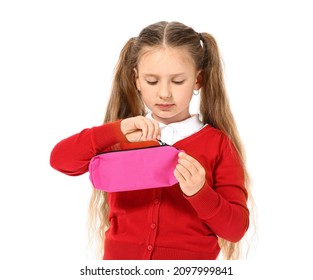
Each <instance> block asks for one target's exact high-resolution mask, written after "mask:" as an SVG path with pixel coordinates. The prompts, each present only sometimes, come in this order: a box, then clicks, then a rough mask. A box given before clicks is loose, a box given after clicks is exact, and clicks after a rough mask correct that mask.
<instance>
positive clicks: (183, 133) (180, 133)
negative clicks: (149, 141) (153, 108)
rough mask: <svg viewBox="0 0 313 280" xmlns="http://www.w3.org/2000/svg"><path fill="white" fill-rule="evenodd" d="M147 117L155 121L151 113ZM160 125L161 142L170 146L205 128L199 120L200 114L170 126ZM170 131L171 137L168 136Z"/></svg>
mask: <svg viewBox="0 0 313 280" xmlns="http://www.w3.org/2000/svg"><path fill="white" fill-rule="evenodd" d="M146 117H147V118H149V119H153V117H152V114H151V113H148V114H147V115H146ZM159 125H160V128H161V140H162V141H164V142H166V143H167V144H169V145H172V144H174V143H175V142H177V141H179V140H182V139H184V138H186V137H188V136H190V135H192V134H194V133H196V132H197V131H199V130H200V129H201V128H202V127H203V123H202V122H201V121H200V119H199V114H195V115H192V116H191V117H190V118H188V119H185V120H183V121H180V122H174V123H171V124H168V125H166V124H164V123H161V122H159ZM169 131H170V135H171V136H169V135H168V134H169Z"/></svg>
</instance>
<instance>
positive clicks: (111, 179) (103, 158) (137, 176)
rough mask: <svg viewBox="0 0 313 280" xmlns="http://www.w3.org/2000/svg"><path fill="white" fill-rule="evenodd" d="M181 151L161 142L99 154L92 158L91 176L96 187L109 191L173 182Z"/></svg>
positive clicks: (149, 186)
mask: <svg viewBox="0 0 313 280" xmlns="http://www.w3.org/2000/svg"><path fill="white" fill-rule="evenodd" d="M179 152H180V150H178V149H176V148H175V147H173V146H169V145H161V146H153V147H145V148H138V149H131V150H120V151H111V152H106V153H103V154H99V155H97V156H95V157H93V158H92V159H91V161H90V164H89V178H90V180H91V182H92V184H93V186H94V188H95V189H98V190H102V191H106V192H122V191H133V190H142V189H151V188H160V187H169V186H173V185H175V184H177V183H178V182H177V179H176V178H175V176H174V170H175V167H176V165H177V161H178V153H179Z"/></svg>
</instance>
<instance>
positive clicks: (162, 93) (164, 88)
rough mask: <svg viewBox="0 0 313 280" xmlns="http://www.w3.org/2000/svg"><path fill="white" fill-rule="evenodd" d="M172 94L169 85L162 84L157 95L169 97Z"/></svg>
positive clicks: (162, 97) (163, 97)
mask: <svg viewBox="0 0 313 280" xmlns="http://www.w3.org/2000/svg"><path fill="white" fill-rule="evenodd" d="M171 96H172V93H171V89H170V87H169V86H162V87H161V88H160V90H159V97H160V98H161V99H169V98H170V97H171Z"/></svg>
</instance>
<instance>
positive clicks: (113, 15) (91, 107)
mask: <svg viewBox="0 0 313 280" xmlns="http://www.w3.org/2000/svg"><path fill="white" fill-rule="evenodd" d="M0 3H1V4H0V122H1V124H0V129H1V137H0V141H1V145H0V155H1V161H0V165H1V176H0V187H1V193H0V223H1V230H0V257H1V262H0V265H1V269H0V275H1V276H3V275H4V276H5V277H1V278H2V279H10V278H12V279H18V276H19V278H21V277H22V276H31V275H33V276H35V275H36V276H38V277H42V279H50V277H49V276H51V279H56V278H55V277H54V276H53V277H52V275H57V274H58V273H59V275H61V276H62V273H68V275H69V278H67V279H76V278H75V277H76V276H77V275H76V276H75V274H78V267H80V265H84V264H85V262H87V260H89V259H91V258H92V257H91V256H90V252H88V250H86V244H87V230H86V222H87V207H88V203H89V196H90V193H91V186H90V183H89V179H88V174H85V175H83V176H80V177H68V176H66V175H63V174H61V173H58V172H57V171H55V170H53V169H52V168H51V167H50V165H49V156H50V152H51V150H52V148H53V146H54V145H55V144H56V143H57V142H58V141H60V140H61V139H63V138H65V137H67V136H70V135H72V134H74V133H76V132H79V131H81V130H82V129H83V128H86V127H92V126H95V125H100V124H101V123H102V120H103V116H104V111H105V106H106V102H107V99H108V95H109V92H110V87H111V80H112V74H113V68H114V66H115V63H116V61H117V57H118V55H119V52H120V50H121V48H122V47H123V45H124V43H125V42H126V41H127V40H128V38H129V37H133V36H137V35H138V33H139V31H140V30H141V29H142V28H143V27H145V26H146V25H148V24H150V23H154V22H156V21H160V20H167V21H174V20H175V21H181V22H183V23H185V24H187V25H190V26H192V27H193V28H194V29H195V30H197V31H198V32H209V33H211V34H212V35H213V36H214V37H215V38H216V40H217V42H218V44H219V47H220V50H221V53H222V56H223V59H224V63H225V75H226V83H227V88H228V92H229V98H230V101H231V106H232V110H233V113H234V115H235V118H236V120H237V124H238V128H239V131H240V134H241V137H242V140H243V142H244V144H245V147H246V152H247V159H248V168H249V171H250V174H251V176H252V179H253V193H254V198H255V201H256V206H257V212H258V218H257V239H256V241H255V243H254V244H252V252H251V256H250V260H249V261H248V262H246V264H244V265H241V266H242V267H243V269H244V270H243V271H242V275H246V274H249V275H250V277H251V276H252V275H253V279H263V278H264V277H266V275H268V274H269V275H272V276H273V275H277V276H280V277H281V276H296V275H300V274H303V275H307V274H309V268H308V266H307V265H308V264H309V263H310V262H309V259H312V256H311V253H312V249H313V248H312V245H311V239H312V234H313V231H312V218H311V214H312V210H313V209H312V202H311V200H312V199H311V197H312V196H311V194H312V191H311V189H312V187H313V183H312V179H311V177H312V176H311V174H312V171H311V170H312V167H313V166H312V156H313V153H312V142H313V136H312V135H313V134H312V132H311V130H312V124H311V123H312V119H313V118H312V117H313V116H312V115H313V114H312V110H311V107H312V94H313V85H312V64H313V55H312V50H313V42H312V26H313V20H312V8H311V5H309V4H310V1H304V0H298V1H243V0H241V1H231V0H230V1H221V0H219V1H208V0H202V1H201V0H198V1H197V0H193V1H184V0H179V1H176V0H174V1H168V0H166V1H164V0H158V1H135V0H133V1H118V0H115V1H92V0H90V1H70V0H62V1H60V0H55V1H34V0H29V1H9V0H8V1H1V2H0ZM192 109H193V111H196V108H195V107H194V105H193V108H192ZM101 265H103V263H101ZM76 266H77V267H76ZM61 267H62V269H61ZM70 267H75V269H74V268H73V269H72V270H71V269H70ZM275 267H276V269H275ZM269 271H270V272H269ZM53 273H54V274H53ZM311 273H312V272H311ZM237 275H240V273H239V274H237ZM61 276H60V278H62V277H61ZM242 277H243V276H242ZM258 277H259V278H258ZM64 279H65V278H64ZM238 279H242V278H238ZM247 279H248V278H247Z"/></svg>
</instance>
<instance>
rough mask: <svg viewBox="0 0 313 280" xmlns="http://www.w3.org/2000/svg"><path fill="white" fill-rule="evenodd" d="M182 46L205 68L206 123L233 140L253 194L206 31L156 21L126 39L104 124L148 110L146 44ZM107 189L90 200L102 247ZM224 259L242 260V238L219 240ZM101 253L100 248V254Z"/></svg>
mask: <svg viewBox="0 0 313 280" xmlns="http://www.w3.org/2000/svg"><path fill="white" fill-rule="evenodd" d="M162 46H163V47H172V48H175V47H184V48H185V49H186V50H187V51H188V52H189V54H190V55H191V57H192V58H193V61H194V63H195V66H196V70H201V71H202V86H201V90H200V92H201V94H200V115H201V118H202V121H203V123H207V124H210V125H211V126H213V127H215V128H217V129H219V130H221V131H223V132H224V133H225V134H226V135H227V136H228V137H229V138H230V139H231V141H232V142H233V144H234V146H235V148H236V150H237V152H238V154H239V157H240V159H241V162H242V166H243V168H244V172H245V187H246V189H247V191H248V194H249V198H250V197H251V194H250V188H249V185H250V184H249V176H248V172H247V170H246V164H245V155H244V150H243V146H242V144H241V141H240V137H239V134H238V131H237V127H236V124H235V120H234V117H233V115H232V112H231V109H230V106H229V101H228V98H227V94H226V90H225V85H224V77H223V67H222V63H221V58H220V54H219V50H218V46H217V44H216V41H215V39H214V38H213V37H212V36H211V35H210V34H208V33H197V32H195V31H194V30H193V29H192V28H191V27H188V26H186V25H184V24H182V23H179V22H165V21H162V22H158V23H155V24H152V25H149V26H147V27H146V28H144V29H143V30H142V31H141V32H140V34H139V36H138V37H134V38H131V39H129V40H128V42H127V43H126V44H125V46H124V48H123V49H122V51H121V53H120V57H119V60H118V63H117V65H116V68H115V75H114V79H113V84H112V91H111V96H110V99H109V102H108V105H107V110H106V115H105V119H104V123H107V122H112V121H116V120H118V119H125V118H128V117H133V116H138V115H142V116H144V115H145V114H146V110H145V106H144V103H143V101H142V100H141V98H140V95H139V94H138V93H137V89H136V84H135V71H134V69H136V67H137V65H138V61H139V59H140V55H141V53H142V50H143V48H144V47H162ZM106 195H107V194H106V193H104V192H101V191H98V190H95V189H94V190H93V194H92V197H91V199H90V205H89V210H90V211H89V213H90V215H89V216H90V222H91V223H90V234H91V235H92V234H94V233H95V232H96V233H97V237H98V239H99V241H100V244H101V246H100V248H101V249H100V250H102V251H103V248H104V247H103V244H104V243H103V240H104V233H105V230H106V228H107V227H109V222H108V211H109V206H108V203H107V197H106ZM219 244H220V246H221V250H222V254H223V258H225V259H238V258H239V255H240V242H238V243H232V242H229V241H227V240H223V239H221V238H219ZM102 253H103V252H101V255H102Z"/></svg>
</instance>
